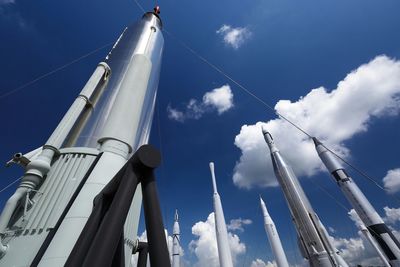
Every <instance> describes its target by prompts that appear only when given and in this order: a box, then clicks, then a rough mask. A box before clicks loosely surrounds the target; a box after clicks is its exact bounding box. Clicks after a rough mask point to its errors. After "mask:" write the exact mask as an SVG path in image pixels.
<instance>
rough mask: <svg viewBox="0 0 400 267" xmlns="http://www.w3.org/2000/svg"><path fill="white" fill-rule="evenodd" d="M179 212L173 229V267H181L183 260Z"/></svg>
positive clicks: (176, 213) (176, 214) (176, 212)
mask: <svg viewBox="0 0 400 267" xmlns="http://www.w3.org/2000/svg"><path fill="white" fill-rule="evenodd" d="M178 219H179V218H178V211H177V210H176V211H175V220H174V227H173V229H172V267H180V260H181V246H180V243H181V242H180V241H181V239H180V235H181V231H180V229H179V222H178Z"/></svg>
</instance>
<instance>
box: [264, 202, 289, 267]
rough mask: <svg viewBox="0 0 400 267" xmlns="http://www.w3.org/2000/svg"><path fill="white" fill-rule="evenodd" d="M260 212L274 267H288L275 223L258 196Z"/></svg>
mask: <svg viewBox="0 0 400 267" xmlns="http://www.w3.org/2000/svg"><path fill="white" fill-rule="evenodd" d="M260 205H261V210H262V213H263V216H264V227H265V231H266V232H267V235H268V240H269V244H270V246H271V249H272V253H273V254H274V257H275V261H276V265H277V266H278V267H289V263H288V261H287V259H286V254H285V251H284V250H283V247H282V242H281V239H280V238H279V234H278V231H277V230H276V227H275V223H274V221H273V220H272V218H271V216H270V215H269V213H268V210H267V206H266V205H265V202H264V201H263V199H262V198H261V196H260Z"/></svg>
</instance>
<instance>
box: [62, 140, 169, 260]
mask: <svg viewBox="0 0 400 267" xmlns="http://www.w3.org/2000/svg"><path fill="white" fill-rule="evenodd" d="M160 163H161V156H160V153H159V152H158V151H157V150H156V149H155V148H154V147H152V146H151V145H144V146H141V147H140V148H139V149H138V150H137V151H136V153H135V154H134V155H133V156H132V157H131V158H130V159H129V160H128V162H127V163H126V164H125V165H124V166H123V167H122V169H121V170H120V171H119V172H118V173H117V174H116V175H115V176H114V178H113V179H112V180H111V181H110V182H109V183H108V184H107V185H106V186H105V187H104V189H103V190H102V191H101V192H100V193H99V194H98V195H97V196H96V197H95V199H94V201H93V210H92V213H91V214H90V217H89V219H88V221H87V223H86V225H85V227H84V228H83V230H82V233H81V234H80V236H79V238H78V241H77V242H76V244H75V246H74V248H73V249H72V252H71V254H70V255H69V257H68V259H67V262H66V264H65V266H67V267H75V266H86V267H91V266H96V267H111V266H112V267H123V266H124V265H125V263H124V243H123V242H124V236H123V235H124V234H123V229H124V224H125V220H126V217H127V215H128V211H129V208H130V205H131V202H132V199H133V196H134V195H135V191H136V188H137V185H138V184H139V183H141V184H142V193H143V207H144V216H145V222H146V230H147V240H148V247H149V256H150V264H151V266H156V267H170V266H171V263H170V259H169V253H168V247H167V243H166V238H165V233H164V224H163V222H162V216H161V209H160V203H159V200H158V193H157V186H156V182H155V176H154V169H155V168H156V167H157V166H159V164H160Z"/></svg>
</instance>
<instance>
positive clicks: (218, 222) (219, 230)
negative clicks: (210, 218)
mask: <svg viewBox="0 0 400 267" xmlns="http://www.w3.org/2000/svg"><path fill="white" fill-rule="evenodd" d="M210 171H211V178H212V183H213V190H214V194H213V202H214V216H215V234H216V236H217V245H218V257H219V265H220V266H221V267H233V262H232V255H231V250H230V248H229V243H228V230H227V229H226V223H225V217H224V211H223V210H222V203H221V198H220V197H219V194H218V191H217V182H216V180H215V172H214V163H213V162H210Z"/></svg>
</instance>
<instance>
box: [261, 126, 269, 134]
mask: <svg viewBox="0 0 400 267" xmlns="http://www.w3.org/2000/svg"><path fill="white" fill-rule="evenodd" d="M261 131H262V133H263V134H267V133H268V130H267V127H265V125H262V126H261Z"/></svg>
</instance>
